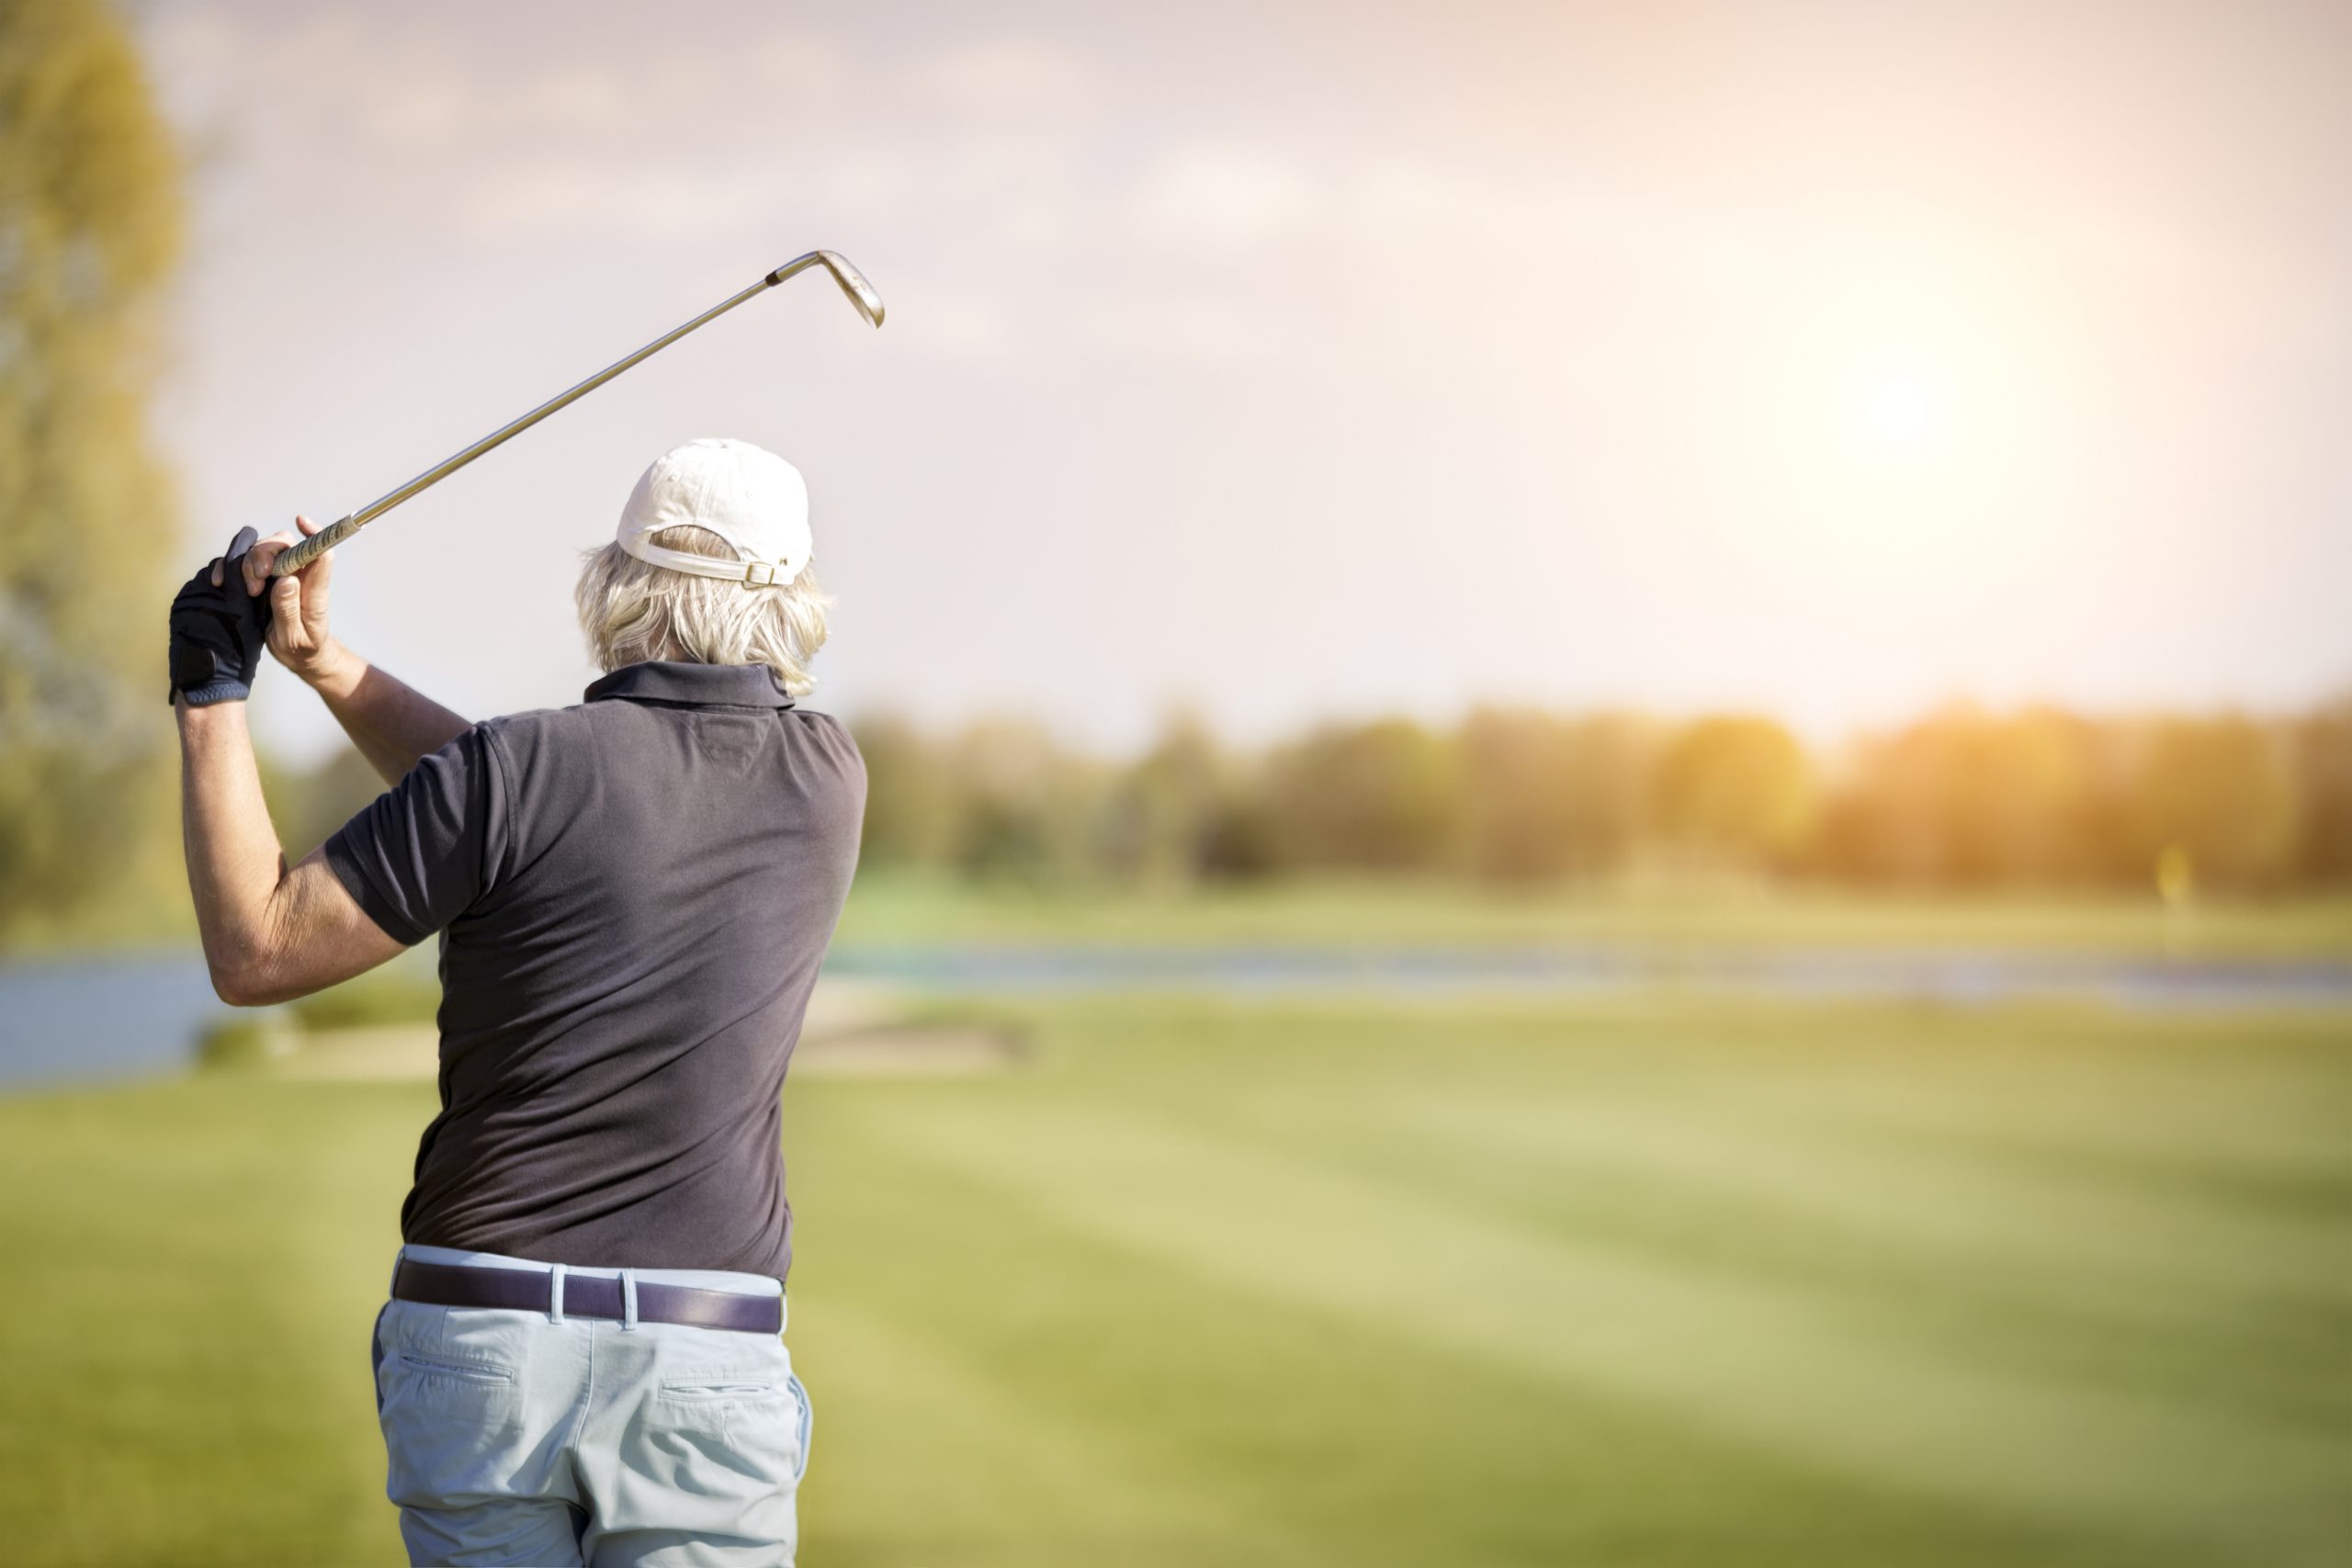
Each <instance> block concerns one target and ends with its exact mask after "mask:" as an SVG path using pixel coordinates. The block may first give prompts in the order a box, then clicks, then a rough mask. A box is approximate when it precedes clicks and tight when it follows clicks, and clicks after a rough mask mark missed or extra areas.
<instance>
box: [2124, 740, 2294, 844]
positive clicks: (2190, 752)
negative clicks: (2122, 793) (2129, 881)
mask: <svg viewBox="0 0 2352 1568" xmlns="http://www.w3.org/2000/svg"><path fill="white" fill-rule="evenodd" d="M2130 788H2131V795H2130V801H2129V806H2128V808H2127V821H2128V824H2129V828H2130V831H2131V844H2132V847H2133V849H2134V850H2135V851H2136V852H2137V860H2138V864H2139V866H2140V867H2141V868H2142V872H2143V874H2149V875H2153V874H2154V868H2155V866H2156V863H2157V862H2158V860H2159V859H2160V858H2161V857H2162V856H2163V855H2164V854H2165V852H2166V851H2168V850H2175V849H2177V850H2179V851H2181V852H2185V853H2186V854H2187V855H2188V865H2189V866H2190V867H2191V868H2192V870H2193V872H2194V874H2195V876H2196V879H2197V881H2198V882H2199V884H2222V885H2229V884H2236V885H2239V886H2247V885H2260V884H2265V883H2269V882H2273V881H2276V880H2278V879H2279V877H2280V876H2281V875H2282V874H2284V873H2285V872H2287V871H2288V870H2289V869H2290V867H2291V865H2292V864H2293V862H2294V857H2295V850H2296V838H2297V829H2298V827H2299V825H2300V824H2299V816H2300V811H2299V807H2300V804H2301V803H2300V802H2299V800H2298V799H2297V792H2296V788H2295V775H2294V773H2293V770H2292V768H2291V767H2290V762H2289V757H2288V748H2287V745H2286V744H2285V742H2284V739H2283V738H2282V737H2280V736H2278V734H2276V733H2274V732H2273V731H2271V730H2270V729H2268V728H2265V727H2264V726H2262V725H2260V724H2257V723H2256V722H2255V721H2254V720H2252V719H2250V718H2246V717H2244V716H2240V715H2236V714H2226V715H2223V716H2220V717H2215V718H2165V719H2159V720H2157V721H2156V722H2155V723H2154V725H2152V726H2151V727H2150V728H2149V729H2148V731H2147V732H2146V734H2145V735H2144V736H2143V738H2142V739H2141V744H2140V746H2139V747H2138V748H2137V755H2136V757H2135V759H2134V763H2133V766H2132V769H2131V784H2130Z"/></svg>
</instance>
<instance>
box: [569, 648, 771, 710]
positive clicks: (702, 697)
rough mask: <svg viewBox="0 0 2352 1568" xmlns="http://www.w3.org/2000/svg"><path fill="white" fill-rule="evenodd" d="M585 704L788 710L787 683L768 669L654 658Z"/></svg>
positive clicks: (610, 678)
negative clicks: (612, 699) (609, 699)
mask: <svg viewBox="0 0 2352 1568" xmlns="http://www.w3.org/2000/svg"><path fill="white" fill-rule="evenodd" d="M583 696H584V700H586V701H588V702H592V703H599V702H603V701H604V700H605V699H606V698H607V697H619V698H621V699H623V700H624V701H627V702H632V703H674V704H681V705H686V706H690V707H739V708H788V707H790V706H791V705H792V699H791V697H789V696H787V695H786V694H785V690H784V682H781V681H779V680H778V679H777V678H776V673H775V671H774V670H772V669H770V668H769V667H768V666H767V665H764V664H687V663H683V662H680V661H677V660H667V659H649V660H646V661H645V662H644V663H642V664H624V665H622V666H621V667H620V668H619V669H617V670H616V671H613V672H612V673H611V674H609V675H607V676H605V678H604V679H603V680H601V681H599V682H596V683H595V684H594V685H593V686H590V687H589V688H588V690H587V692H586V693H585V694H583Z"/></svg>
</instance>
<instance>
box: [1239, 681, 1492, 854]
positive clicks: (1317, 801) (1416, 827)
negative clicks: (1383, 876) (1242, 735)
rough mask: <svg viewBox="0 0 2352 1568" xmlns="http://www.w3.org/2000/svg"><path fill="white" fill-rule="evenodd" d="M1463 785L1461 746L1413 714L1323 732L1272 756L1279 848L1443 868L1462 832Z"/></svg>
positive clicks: (1269, 804)
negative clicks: (1417, 721)
mask: <svg viewBox="0 0 2352 1568" xmlns="http://www.w3.org/2000/svg"><path fill="white" fill-rule="evenodd" d="M1460 783H1461V774H1460V768H1459V766H1458V759H1457V757H1456V756H1455V754H1454V751H1453V748H1452V747H1451V746H1449V745H1447V744H1446V742H1445V741H1444V740H1443V739H1441V738H1440V737H1438V736H1435V735H1432V734H1430V732H1429V731H1428V730H1426V729H1424V728H1421V727H1420V726H1419V725H1418V724H1415V723H1413V722H1412V721H1411V720H1409V719H1401V718H1392V719H1382V720H1380V721H1378V722H1377V723H1373V724H1365V725H1354V726H1342V727H1334V728H1326V729H1321V730H1317V731H1316V732H1315V733H1314V734H1312V735H1309V736H1307V737H1306V739H1303V740H1299V741H1296V742H1295V743H1293V744H1292V745H1290V746H1287V747H1283V748H1282V749H1281V750H1278V751H1276V752H1275V754H1274V755H1273V757H1272V759H1271V760H1270V762H1269V765H1268V769H1267V774H1266V797H1265V799H1266V811H1267V818H1268V824H1269V826H1270V828H1271V829H1272V833H1273V848H1274V851H1275V852H1276V854H1277V855H1278V856H1279V857H1280V858H1281V860H1282V861H1283V863H1289V864H1296V865H1305V866H1315V867H1323V868H1331V869H1346V870H1361V871H1407V870H1410V871H1430V870H1435V869H1438V868H1439V867H1440V866H1441V865H1442V864H1443V863H1444V862H1445V861H1446V859H1447V856H1448V852H1449V850H1450V849H1451V848H1452V847H1453V843H1454V841H1455V840H1456V836H1457V834H1456V829H1457V828H1458V825H1459V823H1460V821H1461V797H1460Z"/></svg>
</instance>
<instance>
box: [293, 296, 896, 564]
mask: <svg viewBox="0 0 2352 1568" xmlns="http://www.w3.org/2000/svg"><path fill="white" fill-rule="evenodd" d="M812 266H821V267H823V268H824V269H825V270H826V271H827V272H829V273H831V274H832V276H833V281H834V282H835V283H838V284H840V285H841V289H842V293H843V294H846V295H848V296H849V302H850V303H851V304H853V305H854V306H856V307H857V313H858V314H859V315H861V316H864V317H865V319H866V320H867V321H871V322H873V323H874V324H875V325H876V326H877V327H878V326H880V325H881V324H882V296H880V295H879V294H876V292H875V291H874V285H872V284H870V283H868V282H866V281H865V274H863V273H861V272H859V271H858V270H857V268H855V267H854V266H852V265H850V264H849V261H848V259H847V258H846V257H844V256H841V255H837V254H834V253H833V252H831V251H810V252H809V254H807V255H805V256H800V257H797V258H796V259H794V260H792V261H788V262H786V263H785V264H784V265H782V266H780V267H778V268H776V269H775V271H774V272H771V273H769V274H768V275H767V276H764V277H763V278H761V279H760V280H759V281H758V282H757V283H754V284H752V286H751V287H750V288H746V289H744V290H743V291H742V292H741V293H740V294H737V295H734V296H733V297H731V298H729V299H722V300H720V301H719V302H718V304H716V305H713V306H712V307H711V308H710V309H709V310H705V311H704V312H703V313H702V314H701V315H699V316H696V317H695V319H694V320H693V321H688V322H687V323H686V324H685V325H684V326H682V327H677V328H674V329H673V330H672V331H669V332H666V333H662V335H661V336H660V337H658V338H655V339H654V340H653V341H652V342H651V343H649V344H646V345H645V346H644V347H643V348H640V349H639V350H638V351H637V352H636V353H635V354H632V355H629V356H628V358H626V359H620V360H616V361H615V362H614V363H612V364H610V365H608V366H606V367H605V368H603V369H602V370H599V371H597V372H596V373H595V374H594V376H591V377H589V378H588V379H586V380H585V381H582V382H581V383H580V385H578V386H576V387H574V388H572V389H571V390H570V391H568V392H564V393H562V394H561V395H560V396H558V397H553V398H550V399H548V400H547V401H546V402H543V403H541V404H540V405H539V406H538V407H537V408H535V409H533V410H532V411H531V412H529V413H526V414H525V415H524V416H523V417H522V418H520V419H518V420H516V421H515V423H512V424H509V425H505V426H503V427H502V428H501V429H499V430H496V431H493V432H492V434H488V435H485V436H483V437H482V438H481V440H480V441H477V442H475V443H474V444H473V445H472V446H469V447H467V448H466V449H465V450H464V451H462V452H459V453H458V454H457V455H456V456H455V457H447V458H444V459H443V460H442V461H441V462H439V463H436V464H435V465H434V466H433V467H432V468H427V469H425V470H424V472H423V473H421V474H419V475H417V476H416V478H414V479H411V480H409V481H408V483H406V484H404V485H402V486H401V487H400V489H398V490H395V491H389V492H388V493H386V494H384V495H380V496H378V497H377V498H376V499H375V500H374V501H371V502H368V504H367V505H365V506H363V507H361V508H360V509H359V510H358V511H356V512H355V513H351V514H350V515H349V516H348V517H344V518H339V519H337V520H336V521H335V522H333V523H330V524H328V525H326V526H325V527H323V528H322V529H320V530H319V531H318V532H317V533H315V534H313V535H311V536H310V537H309V538H307V539H304V540H303V541H302V542H301V543H300V544H298V545H292V546H289V547H287V548H286V549H285V550H283V551H281V552H279V554H278V557H277V559H276V560H274V561H272V562H271V563H270V567H269V574H270V576H272V577H284V576H286V575H288V573H290V572H297V571H300V570H302V569H303V568H304V567H306V566H308V565H310V564H311V562H312V561H314V560H316V559H318V558H319V557H321V556H322V555H324V554H326V552H327V551H329V550H331V549H333V548H334V547H335V546H337V545H339V544H341V543H343V541H344V540H345V539H348V538H349V537H351V536H352V535H354V534H356V533H357V532H359V530H360V529H362V528H365V527H366V526H367V525H368V524H370V523H372V522H374V521H375V520H376V519H377V518H379V517H381V516H382V515H383V514H384V513H387V512H390V510H391V509H392V508H393V507H395V506H398V505H399V504H400V503H401V502H403V501H406V500H407V499H408V498H409V497H410V496H413V495H414V494H416V493H417V492H418V491H423V490H428V489H430V488H432V487H433V486H434V485H436V484H438V483H440V482H441V481H442V480H443V479H447V478H448V477H449V476H450V475H451V474H454V473H456V472H457V471H458V469H459V468H464V467H465V466H466V465H467V464H468V463H470V462H472V461H473V460H474V459H475V458H476V457H481V455H482V454H483V453H485V452H487V451H489V450H491V449H492V447H494V446H503V445H504V444H505V443H506V442H508V441H511V440H513V439H514V438H515V436H517V435H520V434H523V432H525V431H526V430H528V429H530V428H531V426H533V425H535V424H537V423H539V421H541V420H543V419H545V418H547V417H548V415H549V414H551V413H553V412H556V411H557V410H559V409H563V408H569V407H570V406H571V404H573V403H575V402H578V401H579V400H581V399H582V398H584V397H586V396H587V395H588V394H589V393H591V392H593V391H594V390H595V389H597V388H599V387H601V386H603V385H604V384H605V382H607V381H609V380H611V379H612V378H614V377H616V376H617V375H619V374H620V373H621V372H622V371H624V370H626V369H628V367H630V366H632V365H635V364H637V363H638V362H639V360H642V359H646V358H648V357H650V356H651V355H654V354H657V353H659V352H660V351H661V350H662V349H665V348H667V347H669V346H670V345H671V344H673V343H675V342H677V341H678V340H679V339H680V338H682V337H684V336H685V335H686V334H687V333H690V332H692V331H694V330H695V328H696V327H698V326H701V325H702V324H703V323H704V322H705V321H710V320H713V319H714V318H716V317H718V316H723V315H725V314H726V313H727V312H728V311H729V310H733V309H734V308H735V307H736V306H738V305H741V303H742V302H743V301H744V300H746V299H750V298H751V297H752V295H754V294H759V293H763V292H765V291H766V290H768V289H770V288H775V286H776V285H777V284H779V283H782V282H783V281H784V280H785V279H786V278H787V277H792V276H797V275H798V274H800V273H803V272H806V271H808V270H809V268H810V267H812Z"/></svg>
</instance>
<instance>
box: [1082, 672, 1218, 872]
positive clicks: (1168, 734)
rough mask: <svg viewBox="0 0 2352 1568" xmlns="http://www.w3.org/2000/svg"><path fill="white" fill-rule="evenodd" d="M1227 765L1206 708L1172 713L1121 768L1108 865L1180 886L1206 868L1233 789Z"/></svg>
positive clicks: (1110, 819)
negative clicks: (1138, 754) (1141, 752)
mask: <svg viewBox="0 0 2352 1568" xmlns="http://www.w3.org/2000/svg"><path fill="white" fill-rule="evenodd" d="M1229 773H1230V769H1229V767H1228V765H1227V761H1226V760H1225V757H1224V755H1223V753H1222V752H1221V751H1219V750H1218V749H1217V744H1216V738H1215V737H1213V736H1212V735H1211V734H1210V733H1209V730H1208V726H1207V725H1206V724H1204V722H1203V721H1202V719H1201V717H1200V716H1199V715H1197V714H1193V713H1189V712H1183V713H1177V714H1174V715H1171V716H1170V718H1169V719H1168V722H1167V723H1166V724H1165V725H1164V726H1163V727H1162V728H1161V731H1160V736H1159V740H1158V741H1157V742H1156V743H1155V744H1154V745H1153V746H1152V749H1151V750H1149V751H1148V752H1146V753H1145V754H1144V755H1143V756H1142V757H1141V758H1140V759H1138V760H1137V761H1136V762H1135V763H1134V764H1133V765H1132V766H1130V767H1128V768H1127V769H1125V771H1124V772H1123V773H1121V774H1120V775H1119V779H1118V782H1117V783H1116V784H1114V786H1113V787H1112V790H1111V794H1110V797H1109V799H1108V800H1107V801H1106V802H1105V805H1104V812H1103V828H1102V844H1101V850H1102V858H1103V864H1104V866H1105V868H1106V869H1108V870H1110V871H1111V872H1113V873H1114V874H1117V875H1119V876H1121V877H1123V878H1124V879H1125V880H1128V881H1131V882H1137V883H1141V884H1143V885H1144V886H1152V887H1162V888H1173V887H1182V886H1184V885H1186V884H1187V883H1190V882H1192V881H1193V879H1194V878H1195V877H1198V876H1200V875H1202V874H1204V873H1206V872H1208V871H1209V870H1210V869H1211V868H1210V866H1209V863H1208V862H1209V858H1210V852H1211V850H1212V847H1213V845H1214V844H1215V842H1216V838H1217V835H1218V833H1219V831H1220V829H1222V828H1223V827H1224V826H1225V825H1226V822H1227V809H1228V802H1229V800H1230V798H1231V796H1232V795H1233V787H1232V784H1231V782H1230V779H1229V777H1228V774H1229Z"/></svg>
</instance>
